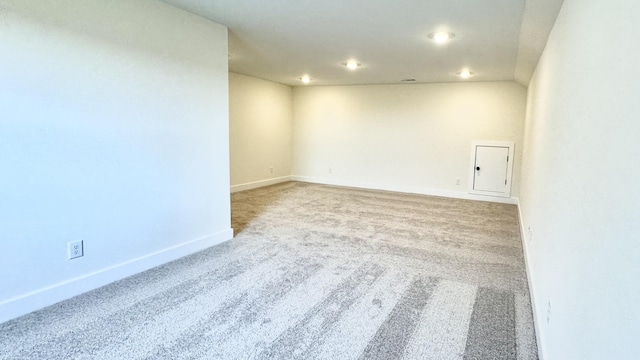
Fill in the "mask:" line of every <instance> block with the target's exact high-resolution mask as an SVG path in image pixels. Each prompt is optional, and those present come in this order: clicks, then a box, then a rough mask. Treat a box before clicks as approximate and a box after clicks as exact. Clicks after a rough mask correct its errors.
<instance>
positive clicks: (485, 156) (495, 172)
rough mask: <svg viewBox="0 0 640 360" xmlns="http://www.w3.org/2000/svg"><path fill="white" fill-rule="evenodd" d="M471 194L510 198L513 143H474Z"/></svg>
mask: <svg viewBox="0 0 640 360" xmlns="http://www.w3.org/2000/svg"><path fill="white" fill-rule="evenodd" d="M471 156H472V170H471V174H472V175H471V183H470V185H471V188H470V191H469V192H470V193H472V194H480V195H490V196H498V197H509V196H510V195H511V170H512V164H513V143H504V142H474V144H473V146H472V154H471Z"/></svg>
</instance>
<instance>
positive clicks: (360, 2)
mask: <svg viewBox="0 0 640 360" xmlns="http://www.w3.org/2000/svg"><path fill="white" fill-rule="evenodd" d="M162 1H164V2H166V3H168V4H171V5H174V6H176V7H178V8H181V9H184V10H186V11H189V12H192V13H194V14H197V15H200V16H202V17H205V18H207V19H210V20H212V21H214V22H216V23H219V24H223V25H226V26H227V27H228V28H229V70H230V71H233V72H237V73H241V74H246V75H251V76H255V77H258V78H262V79H266V80H271V81H276V82H279V83H283V84H287V85H293V86H298V85H301V82H300V77H301V76H302V75H304V74H308V75H309V76H310V77H311V78H312V82H311V83H310V84H311V85H354V84H388V83H402V80H403V79H415V82H417V83H433V82H453V81H464V80H462V79H460V78H459V77H458V76H457V73H458V72H460V71H461V70H463V69H464V68H468V69H469V70H470V71H471V72H472V73H473V76H472V77H471V78H470V79H469V80H468V81H499V80H515V81H518V82H520V83H522V84H523V85H527V84H528V82H529V80H530V78H531V75H532V73H533V70H534V69H535V66H536V64H537V62H538V59H539V58H540V55H541V53H542V50H543V49H544V46H545V44H546V42H547V38H548V36H549V32H550V31H551V28H552V27H553V24H554V22H555V19H556V16H557V14H558V12H559V10H560V7H561V5H562V1H563V0H482V1H478V0H350V1H345V0H340V1H338V0H321V1H318V0H315V1H311V0H271V1H265V0H162ZM434 31H447V32H451V33H454V34H455V36H454V37H453V39H452V40H451V41H449V42H448V43H447V44H436V43H435V42H434V41H432V40H430V39H429V34H430V33H432V32H434ZM349 59H356V60H357V61H358V62H359V63H360V64H361V66H360V67H359V68H358V69H357V70H355V71H351V70H349V69H347V68H346V67H345V66H344V62H346V61H347V60H349Z"/></svg>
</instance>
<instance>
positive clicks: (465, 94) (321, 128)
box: [293, 82, 526, 198]
mask: <svg viewBox="0 0 640 360" xmlns="http://www.w3.org/2000/svg"><path fill="white" fill-rule="evenodd" d="M525 101H526V89H525V88H524V87H522V86H521V85H519V84H517V83H515V82H486V83H448V84H413V85H366V86H317V87H296V88H294V132H293V141H294V143H293V175H294V176H296V177H297V178H300V179H303V180H312V181H319V182H327V183H335V184H343V185H355V186H365V187H373V188H382V189H388V190H398V191H410V192H417V193H427V194H429V193H431V194H436V195H445V196H456V197H469V195H468V194H467V192H468V186H469V180H470V179H469V176H470V174H469V169H470V166H471V162H470V161H471V159H470V149H471V143H472V141H473V140H489V141H512V142H515V146H516V159H515V167H514V177H513V184H514V185H513V188H512V196H517V195H518V191H519V189H518V183H519V177H520V176H519V173H520V162H521V153H522V139H523V137H522V136H523V126H524V125H523V124H524V114H525ZM329 169H331V172H329ZM456 179H461V184H460V185H456ZM479 197H480V198H483V197H482V196H479Z"/></svg>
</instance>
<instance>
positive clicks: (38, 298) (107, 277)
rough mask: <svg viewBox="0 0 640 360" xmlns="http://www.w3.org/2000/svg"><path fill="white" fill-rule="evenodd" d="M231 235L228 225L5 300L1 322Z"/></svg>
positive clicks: (204, 247) (204, 246)
mask: <svg viewBox="0 0 640 360" xmlns="http://www.w3.org/2000/svg"><path fill="white" fill-rule="evenodd" d="M232 238H233V229H231V228H229V229H226V230H223V231H220V232H217V233H214V234H210V235H207V236H204V237H201V238H198V239H194V240H191V241H187V242H183V243H181V244H178V245H175V246H171V247H168V248H166V249H162V250H159V251H156V252H153V253H151V254H147V255H144V256H141V257H138V258H135V259H131V260H129V261H125V262H123V263H120V264H116V265H113V266H110V267H107V268H104V269H101V270H98V271H95V272H92V273H88V274H84V275H81V276H79V277H76V278H73V279H70V280H67V281H63V282H60V283H57V284H53V285H51V286H48V287H45V288H42V289H39V290H36V291H33V292H30V293H27V294H24V295H20V296H17V297H15V298H12V299H9V300H6V301H3V302H1V303H0V323H2V322H5V321H8V320H11V319H14V318H17V317H18V316H22V315H25V314H28V313H30V312H32V311H36V310H39V309H42V308H44V307H46V306H49V305H53V304H55V303H57V302H60V301H63V300H66V299H69V298H72V297H74V296H76V295H80V294H82V293H85V292H88V291H91V290H94V289H97V288H99V287H102V286H104V285H107V284H110V283H112V282H114V281H117V280H121V279H124V278H126V277H129V276H131V275H135V274H137V273H140V272H143V271H145V270H149V269H151V268H154V267H156V266H160V265H163V264H166V263H168V262H170V261H173V260H176V259H179V258H181V257H183V256H187V255H190V254H193V253H195V252H198V251H200V250H204V249H206V248H208V247H211V246H213V245H217V244H220V243H222V242H225V241H227V240H230V239H232Z"/></svg>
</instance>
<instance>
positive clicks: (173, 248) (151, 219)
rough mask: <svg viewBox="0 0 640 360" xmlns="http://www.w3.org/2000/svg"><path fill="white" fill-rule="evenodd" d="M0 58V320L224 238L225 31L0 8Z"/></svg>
mask: <svg viewBox="0 0 640 360" xmlns="http://www.w3.org/2000/svg"><path fill="white" fill-rule="evenodd" d="M0 48H1V49H2V50H1V52H2V54H3V55H2V56H0V69H2V70H1V71H0V113H1V114H2V115H1V117H0V219H1V220H0V237H1V241H0V244H1V247H2V251H1V252H0V259H1V260H0V274H2V276H0V321H2V320H6V319H8V318H11V317H14V316H16V315H19V314H20V313H23V312H25V311H30V310H34V308H37V307H39V306H44V305H48V304H49V303H51V302H55V301H57V300H61V299H63V298H65V297H69V296H71V295H75V294H76V293H78V292H82V291H86V290H89V289H91V288H94V287H95V286H100V285H102V284H103V283H104V282H108V281H112V280H115V279H116V278H118V277H122V276H127V275H130V274H131V273H130V272H131V271H134V270H132V269H135V271H139V270H143V269H144V268H145V267H149V266H152V265H154V264H157V260H158V259H164V260H170V259H171V258H172V257H175V256H173V255H176V254H184V253H185V251H186V250H185V249H189V251H192V250H194V249H195V248H197V247H198V246H200V245H197V244H196V243H198V244H203V246H204V245H206V244H211V243H215V242H219V241H222V240H226V239H228V238H230V237H231V235H230V234H231V231H230V230H231V229H230V210H229V160H228V159H229V152H228V141H229V140H228V68H227V62H228V59H227V30H226V28H225V27H223V26H220V25H217V24H214V23H212V22H209V21H207V20H204V19H201V18H199V17H196V16H193V15H190V14H188V13H186V12H183V11H181V10H178V9H175V8H173V7H171V6H169V5H166V4H163V3H161V2H157V1H149V0H139V1H124V0H107V1H105V0H84V1H55V2H53V1H52V2H47V1H37V0H33V1H29V0H27V1H25V0H20V1H17V0H16V1H9V0H1V1H0ZM73 240H84V253H85V255H84V257H81V258H78V259H74V260H68V259H67V242H69V241H73ZM194 244H196V245H197V246H196V245H194ZM187 252H188V251H187ZM171 254H173V255H171ZM140 261H142V262H140ZM145 261H146V262H145ZM136 262H138V263H136ZM136 264H137V265H136ZM125 265H126V266H125ZM122 266H125V267H122ZM118 269H119V270H118ZM123 269H125V270H126V271H124V270H123ZM127 269H128V270H127Z"/></svg>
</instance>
